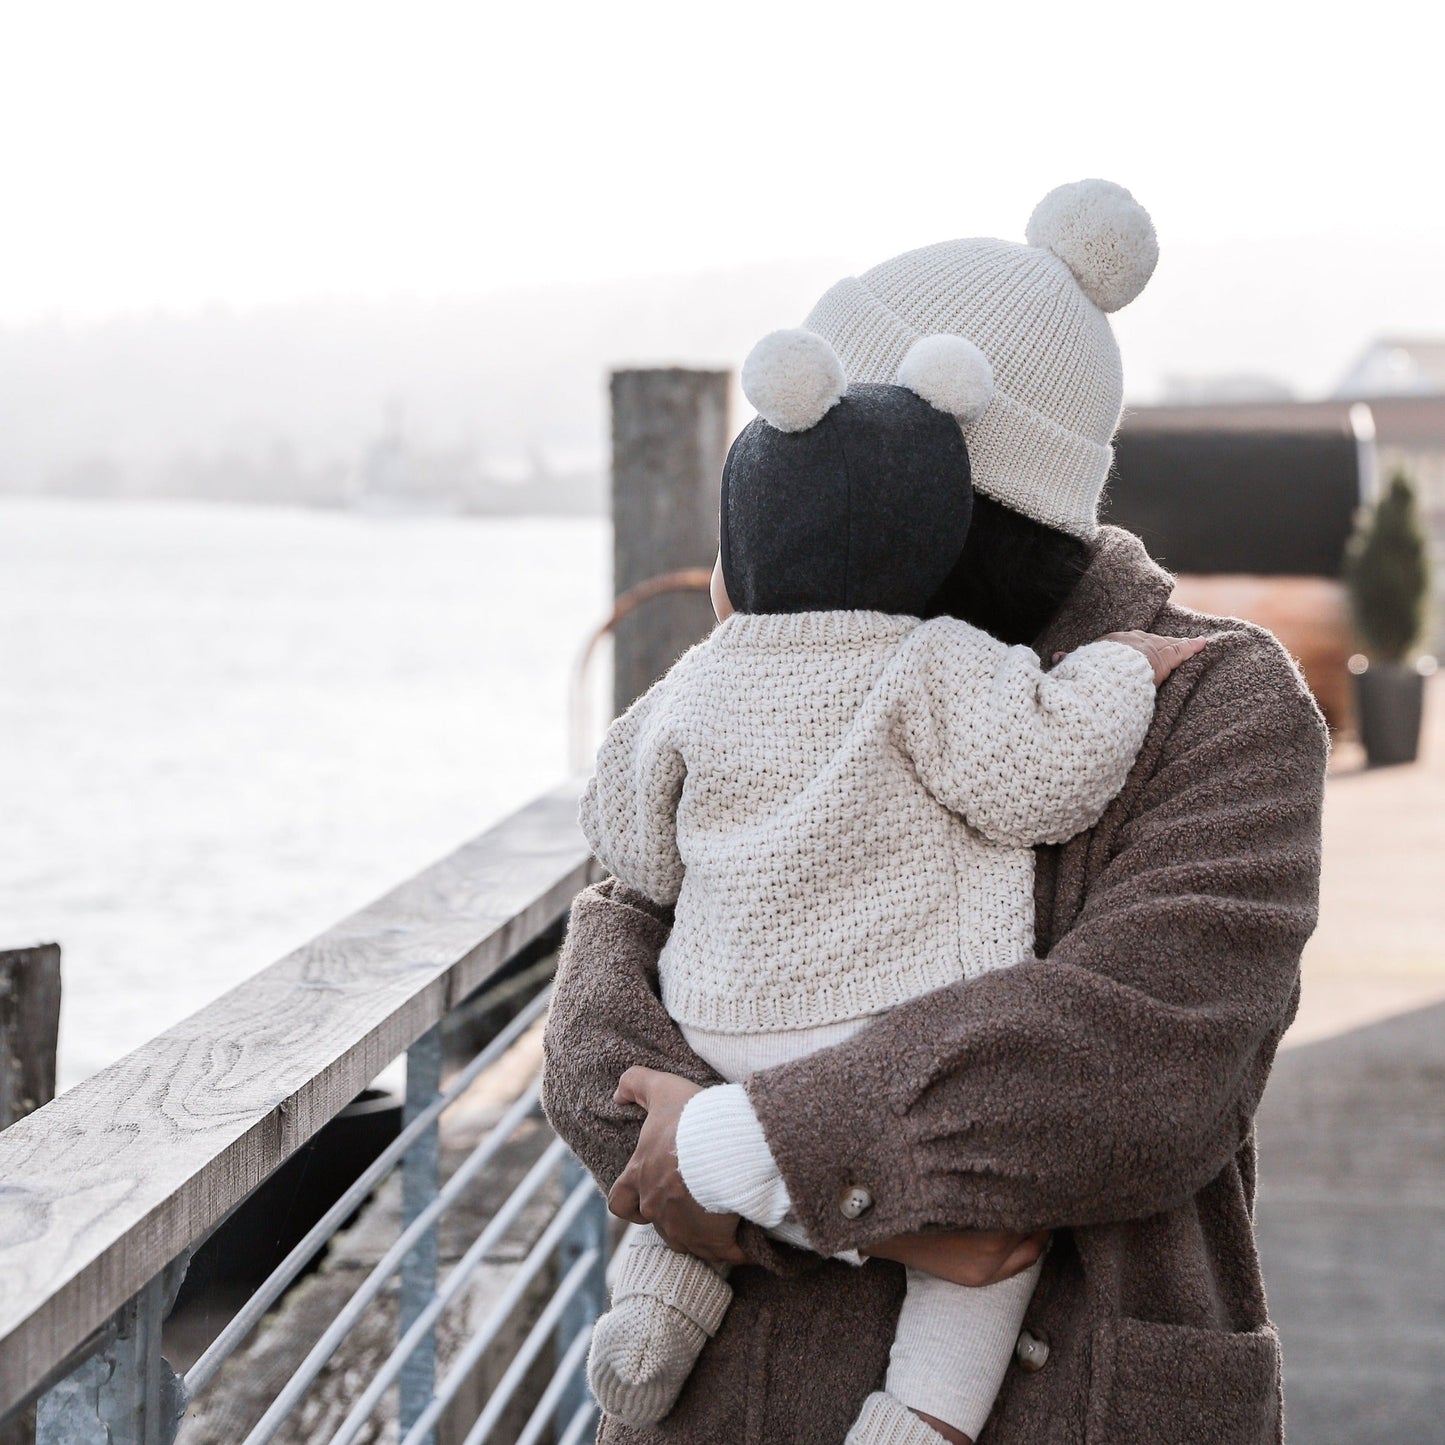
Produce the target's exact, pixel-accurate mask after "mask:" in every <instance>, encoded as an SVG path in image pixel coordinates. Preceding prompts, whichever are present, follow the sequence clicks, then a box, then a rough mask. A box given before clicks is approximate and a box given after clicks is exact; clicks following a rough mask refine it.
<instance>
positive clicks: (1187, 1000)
mask: <svg viewBox="0 0 1445 1445" xmlns="http://www.w3.org/2000/svg"><path fill="white" fill-rule="evenodd" d="M1266 649H1267V651H1265V650H1266ZM1204 656H1205V661H1204V663H1203V665H1202V666H1201V668H1200V671H1199V674H1198V676H1197V678H1196V679H1195V682H1196V686H1195V689H1194V692H1193V694H1192V695H1188V696H1185V695H1180V696H1179V697H1177V698H1176V704H1177V707H1178V711H1177V714H1176V715H1175V716H1173V718H1172V719H1164V720H1161V721H1162V725H1161V729H1160V734H1159V736H1158V737H1156V738H1155V739H1153V740H1151V744H1148V745H1146V753H1145V755H1144V756H1143V757H1142V758H1141V764H1142V766H1141V768H1140V770H1139V774H1138V779H1137V780H1136V782H1135V783H1133V784H1132V785H1131V788H1130V790H1128V791H1126V794H1125V796H1124V797H1123V798H1122V799H1121V803H1120V811H1119V814H1118V815H1117V818H1116V819H1114V820H1113V821H1112V822H1111V818H1106V820H1105V827H1106V828H1111V831H1110V832H1109V834H1108V835H1107V836H1101V835H1100V834H1097V833H1096V834H1095V835H1094V836H1093V837H1092V838H1091V840H1090V844H1089V847H1090V849H1091V850H1092V851H1093V852H1094V853H1095V854H1097V850H1098V849H1100V848H1107V849H1108V855H1107V862H1106V863H1105V865H1104V866H1103V867H1102V871H1100V872H1098V873H1097V875H1096V876H1093V877H1092V878H1091V879H1090V880H1089V882H1088V889H1087V894H1086V896H1085V898H1084V901H1083V904H1082V908H1081V910H1080V912H1079V915H1078V917H1077V919H1076V920H1075V921H1074V922H1073V924H1072V926H1071V927H1070V929H1069V931H1068V932H1067V933H1066V934H1065V935H1064V936H1063V937H1062V938H1060V939H1059V940H1058V942H1057V943H1056V944H1055V945H1054V947H1053V949H1052V951H1051V953H1050V955H1049V957H1048V958H1047V959H1046V960H1033V961H1028V962H1025V963H1022V964H1019V965H1017V966H1015V967H1013V968H1008V969H1001V970H998V971H997V972H994V973H990V974H987V975H985V976H983V977H982V978H978V979H974V980H971V981H968V982H965V983H961V984H958V985H955V986H952V987H949V988H946V989H941V990H939V991H937V992H936V993H933V994H929V995H927V996H926V997H924V998H921V999H917V1000H915V1001H913V1002H912V1003H909V1004H904V1005H902V1006H901V1007H899V1008H896V1009H894V1010H892V1011H891V1012H889V1013H888V1014H886V1015H884V1016H883V1017H881V1018H880V1019H879V1020H878V1021H877V1022H875V1023H874V1024H873V1025H871V1026H870V1027H869V1028H868V1029H866V1030H865V1031H864V1032H862V1033H860V1034H859V1035H857V1036H856V1037H855V1038H853V1039H850V1040H849V1041H848V1042H847V1043H845V1044H841V1045H839V1046H837V1047H835V1048H831V1049H827V1050H824V1051H822V1052H820V1053H817V1054H813V1055H811V1056H809V1057H808V1058H805V1059H801V1060H798V1061H796V1062H794V1063H790V1064H787V1065H784V1066H782V1067H780V1068H776V1069H771V1070H768V1071H766V1072H764V1073H761V1074H757V1075H754V1076H753V1077H752V1078H751V1079H750V1080H748V1083H747V1087H748V1093H749V1097H750V1099H751V1100H752V1103H753V1106H754V1108H755V1109H756V1111H757V1114H758V1117H759V1119H760V1120H761V1122H762V1125H763V1128H764V1131H765V1133H766V1136H767V1141H768V1145H769V1147H770V1149H771V1151H772V1153H773V1156H774V1158H775V1159H776V1161H777V1164H778V1167H779V1169H780V1170H781V1173H782V1175H783V1179H784V1182H785V1183H786V1185H787V1189H788V1193H789V1195H790V1197H791V1199H792V1201H793V1207H794V1210H795V1212H796V1213H797V1215H798V1218H799V1220H800V1222H801V1223H802V1225H803V1227H804V1228H805V1229H806V1230H807V1232H808V1234H809V1236H810V1237H811V1238H812V1239H813V1241H814V1242H815V1244H816V1246H817V1247H818V1248H819V1249H820V1250H824V1251H827V1252H830V1253H831V1252H836V1251H838V1250H842V1249H847V1248H853V1247H861V1248H864V1249H866V1248H867V1247H868V1245H869V1243H870V1241H872V1240H876V1239H878V1238H880V1237H882V1236H895V1235H911V1234H916V1233H920V1232H926V1231H931V1230H946V1229H956V1228H978V1229H1000V1230H1012V1231H1018V1232H1021V1233H1032V1232H1033V1231H1035V1230H1038V1229H1042V1228H1046V1227H1049V1226H1052V1225H1059V1224H1077V1225H1084V1224H1090V1223H1097V1222H1107V1221H1111V1220H1121V1219H1128V1218H1137V1217H1143V1216H1146V1215H1149V1214H1154V1213H1158V1212H1161V1211H1164V1210H1167V1209H1170V1208H1174V1207H1177V1206H1178V1205H1179V1204H1180V1203H1182V1202H1183V1201H1184V1200H1186V1199H1188V1198H1190V1197H1192V1196H1193V1195H1194V1194H1195V1193H1197V1192H1198V1191H1199V1190H1200V1189H1201V1188H1202V1187H1203V1186H1204V1185H1205V1184H1206V1183H1208V1182H1209V1180H1211V1179H1213V1178H1214V1177H1216V1176H1217V1175H1218V1174H1219V1172H1220V1171H1221V1170H1222V1169H1223V1168H1224V1167H1225V1166H1226V1165H1227V1164H1228V1162H1229V1160H1230V1159H1231V1158H1232V1157H1233V1155H1234V1154H1235V1152H1236V1151H1237V1150H1238V1148H1239V1147H1240V1145H1241V1144H1242V1143H1243V1141H1244V1139H1245V1138H1246V1137H1247V1135H1248V1132H1249V1130H1250V1128H1251V1121H1252V1118H1253V1114H1254V1109H1255V1106H1256V1104H1257V1103H1258V1099H1259V1095H1260V1092H1261V1091H1262V1089H1263V1086H1264V1081H1265V1078H1266V1076H1267V1074H1268V1070H1269V1065H1270V1063H1271V1061H1272V1058H1273V1052H1274V1048H1275V1045H1276V1044H1277V1042H1278V1039H1279V1036H1280V1034H1281V1033H1282V1032H1283V1029H1284V1028H1285V1026H1286V1025H1287V1023H1288V1021H1289V1019H1290V1017H1291V1016H1292V1013H1293V1009H1294V1004H1295V1001H1296V999H1297V987H1298V977H1299V955H1300V951H1301V949H1302V948H1303V945H1304V943H1305V940H1306V939H1307V938H1308V936H1309V934H1310V932H1311V931H1312V930H1313V927H1314V920H1315V909H1316V903H1317V893H1318V877H1319V850H1320V809H1321V802H1322V784H1323V774H1324V761H1325V756H1326V748H1327V744H1326V738H1325V733H1324V729H1323V724H1322V722H1321V721H1320V719H1319V716H1318V713H1317V712H1316V710H1315V709H1314V708H1313V705H1312V704H1311V703H1310V701H1309V699H1308V697H1307V695H1306V694H1304V693H1303V691H1302V689H1301V687H1300V685H1299V683H1298V679H1297V676H1296V674H1295V673H1294V672H1293V669H1292V668H1291V667H1290V665H1289V664H1288V662H1287V660H1286V659H1285V658H1284V657H1283V655H1282V654H1281V653H1279V652H1278V650H1277V649H1275V648H1274V647H1273V646H1272V644H1270V643H1268V642H1266V641H1264V640H1262V639H1259V638H1258V636H1257V635H1250V634H1230V635H1228V636H1226V637H1223V638H1220V639H1218V640H1216V641H1212V642H1211V644H1210V648H1209V651H1208V652H1207V653H1206V654H1205V655H1204ZM1245 684H1247V685H1245ZM1165 728H1167V733H1166V732H1165ZM1111 817H1112V815H1111ZM1073 886H1075V887H1076V888H1077V889H1079V890H1082V889H1083V887H1084V879H1083V877H1082V876H1079V877H1077V878H1076V879H1074V882H1073ZM860 1187H861V1188H863V1189H866V1190H867V1192H868V1195H869V1198H870V1200H871V1204H870V1207H869V1208H868V1209H867V1210H866V1211H865V1212H863V1213H862V1214H860V1215H858V1216H857V1217H856V1218H850V1217H848V1215H847V1213H845V1211H844V1210H843V1209H842V1208H841V1207H840V1202H841V1201H842V1200H843V1199H844V1198H845V1197H846V1194H847V1191H849V1190H851V1189H856V1188H860Z"/></svg>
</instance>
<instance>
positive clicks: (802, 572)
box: [719, 384, 973, 616]
mask: <svg viewBox="0 0 1445 1445" xmlns="http://www.w3.org/2000/svg"><path fill="white" fill-rule="evenodd" d="M972 510H973V488H972V485H971V478H970V472H969V461H968V449H967V447H966V446H965V444H964V440H963V433H962V431H961V429H960V427H959V424H958V422H957V421H956V420H955V419H954V418H953V417H952V416H950V415H948V414H947V413H945V412H943V411H940V410H938V409H937V408H935V407H933V406H931V405H930V404H929V403H928V402H926V401H924V400H923V399H922V397H920V396H918V395H917V394H916V393H914V392H913V391H910V390H909V389H908V388H906V387H903V386H885V385H881V384H859V385H855V386H852V387H850V388H849V389H848V391H847V393H846V394H845V395H844V396H843V398H842V399H841V400H840V401H839V402H838V403H837V404H836V405H834V406H832V407H831V408H830V409H829V410H828V412H827V414H826V415H825V416H824V417H823V418H822V420H821V421H819V422H818V423H817V425H815V426H812V427H809V428H808V429H807V430H806V431H795V432H783V431H779V430H778V429H777V428H775V427H773V426H770V425H769V424H768V423H767V422H766V421H764V420H763V419H762V418H761V417H759V418H757V419H756V420H754V421H753V422H752V423H751V424H750V425H749V426H747V427H746V428H745V429H744V431H743V432H742V434H741V435H740V436H739V437H738V439H737V440H736V441H735V442H734V443H733V446H732V450H731V451H730V452H729V453H728V458H727V463H726V465H725V466H724V467H723V478H722V508H721V516H720V519H719V536H720V541H721V549H720V550H721V557H722V570H723V580H724V582H725V583H726V585H727V590H728V596H729V598H730V599H731V601H732V604H733V606H734V607H735V608H736V609H737V610H738V611H739V612H829V611H843V610H863V611H873V612H890V613H896V614H900V615H905V616H918V615H920V614H921V613H922V612H923V610H924V608H925V606H926V605H927V603H928V601H929V599H930V598H932V596H933V595H934V593H935V592H936V591H937V590H938V588H939V587H940V586H941V585H942V584H943V582H944V580H945V579H946V578H947V577H948V575H949V573H950V571H951V570H952V568H953V565H954V563H955V562H956V561H957V560H958V557H959V554H960V553H961V552H962V551H963V544H964V541H965V539H966V538H967V536H968V523H969V517H970V514H971V512H972Z"/></svg>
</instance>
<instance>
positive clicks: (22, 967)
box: [0, 943, 60, 1129]
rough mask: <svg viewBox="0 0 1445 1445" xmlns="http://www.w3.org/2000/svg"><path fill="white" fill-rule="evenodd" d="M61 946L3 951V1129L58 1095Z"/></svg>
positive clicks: (0, 1088) (0, 1051)
mask: <svg viewBox="0 0 1445 1445" xmlns="http://www.w3.org/2000/svg"><path fill="white" fill-rule="evenodd" d="M59 1027H60V949H59V948H58V947H57V946H56V945H55V944H53V943H42V944H39V945H37V946H36V947H35V948H15V949H7V950H6V951H4V952H0V1129H8V1128H9V1127H10V1125H11V1124H13V1123H14V1122H15V1121H16V1120H17V1119H23V1118H24V1117H25V1116H26V1115H27V1114H32V1113H34V1112H35V1110H36V1109H38V1108H40V1106H41V1105H42V1104H48V1103H49V1102H50V1101H51V1100H52V1099H53V1098H54V1097H55V1045H56V1039H57V1034H58V1031H59Z"/></svg>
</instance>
